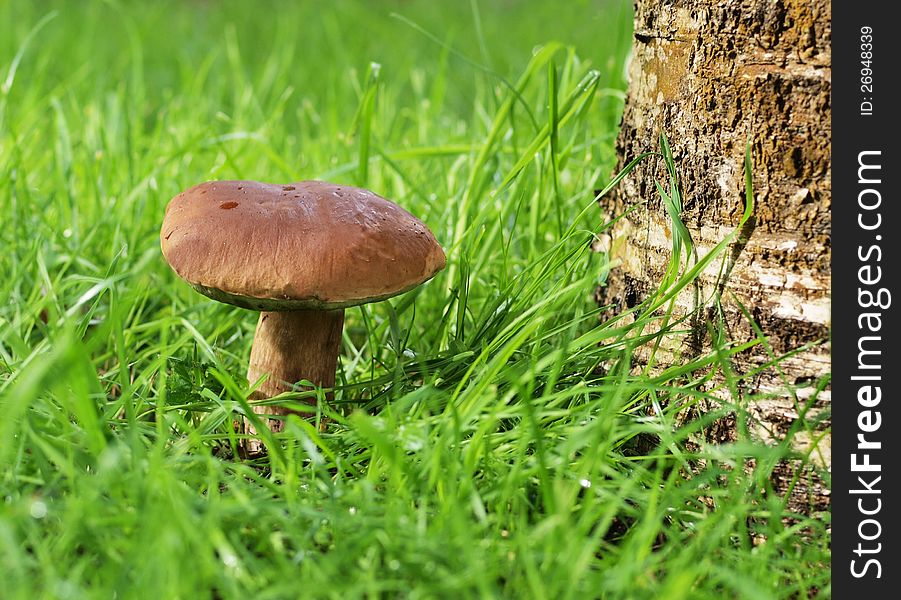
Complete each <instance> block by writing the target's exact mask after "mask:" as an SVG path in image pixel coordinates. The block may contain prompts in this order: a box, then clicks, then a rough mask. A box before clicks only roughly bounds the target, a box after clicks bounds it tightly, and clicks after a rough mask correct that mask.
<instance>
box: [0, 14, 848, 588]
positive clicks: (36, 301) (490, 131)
mask: <svg viewBox="0 0 901 600" xmlns="http://www.w3.org/2000/svg"><path fill="white" fill-rule="evenodd" d="M630 41H631V6H630V3H628V2H627V3H622V2H617V1H614V0H601V1H596V2H587V1H580V0H574V1H572V2H564V3H552V2H547V1H546V0H521V1H516V0H506V1H494V2H488V1H484V0H483V1H481V2H479V1H477V0H473V1H472V2H441V3H436V2H434V1H425V0H406V1H403V0H393V1H389V0H385V1H380V2H363V1H362V0H360V1H356V2H351V1H348V0H337V1H334V2H328V3H316V4H314V3H304V2H287V1H283V2H238V1H222V2H216V1H213V0H206V1H202V0H192V1H187V0H185V1H180V2H176V1H174V0H168V1H163V2H126V1H117V0H85V1H83V2H74V1H63V0H58V1H55V2H53V1H30V0H12V1H11V2H4V3H2V4H0V216H2V223H3V227H2V229H0V244H2V252H0V298H2V299H3V300H4V301H3V302H2V303H0V565H2V572H0V597H2V598H4V599H6V598H10V599H18V598H54V599H55V598H111V597H118V598H167V599H168V598H173V599H174V598H186V599H187V598H247V597H254V598H257V599H258V600H262V599H268V598H294V597H332V598H356V597H366V598H375V597H393V596H402V597H410V598H433V597H447V598H464V597H509V598H590V597H605V598H607V597H609V598H668V599H669V598H692V599H694V598H722V597H741V598H760V599H771V598H781V597H805V596H813V595H816V594H818V593H819V594H822V595H828V594H829V572H828V568H829V560H830V556H829V547H828V527H829V517H828V515H814V516H807V515H803V514H789V513H788V512H787V509H786V506H785V502H784V501H783V500H782V499H781V498H780V497H779V496H778V495H776V494H774V493H773V490H772V489H771V486H770V485H769V474H770V473H771V471H772V470H773V468H774V467H775V466H776V465H777V464H779V462H780V461H784V460H786V459H788V458H794V459H798V458H799V457H797V456H795V455H794V454H793V451H792V447H793V446H792V443H791V440H790V439H789V440H787V441H786V442H785V443H783V444H779V445H770V446H765V445H763V444H760V443H757V442H755V441H753V440H752V439H750V438H749V437H748V436H747V435H743V436H742V437H741V439H739V440H738V441H737V442H736V443H733V444H728V445H707V444H705V443H703V440H702V438H701V436H699V432H700V431H701V429H702V428H703V427H705V426H707V425H709V424H710V423H711V422H712V421H714V420H715V419H717V418H719V417H722V416H724V415H730V414H731V415H737V417H738V418H739V421H741V420H742V418H743V416H744V413H743V411H742V405H741V404H740V403H737V404H736V403H729V402H727V403H725V404H723V405H722V407H721V408H718V409H716V410H713V411H711V412H708V413H705V414H702V415H701V416H700V417H699V418H697V419H695V420H690V421H685V420H684V419H681V418H680V415H683V414H685V412H686V411H687V410H689V409H691V408H692V407H696V406H698V405H700V404H702V403H703V405H705V406H707V405H710V403H708V402H706V400H708V399H710V398H711V397H712V396H711V395H710V394H711V393H712V392H711V390H710V389H709V388H710V385H705V384H706V383H709V382H710V381H711V379H710V376H711V373H719V374H720V375H725V377H723V378H722V379H725V380H726V381H728V383H729V385H730V386H732V388H731V389H734V386H735V385H736V380H735V378H734V377H733V376H732V374H731V372H730V371H729V368H728V364H729V362H728V356H729V354H730V353H731V352H734V351H737V350H738V349H736V348H733V347H732V346H731V345H730V344H729V343H728V340H725V339H723V340H721V343H720V344H719V345H718V346H717V351H716V352H714V353H713V354H711V355H709V356H700V357H697V358H696V359H693V360H692V361H691V362H688V363H686V364H681V365H677V366H676V367H674V368H672V369H668V370H662V371H647V372H644V371H642V370H641V369H633V368H631V367H632V364H631V361H630V356H631V351H632V349H633V348H635V346H636V345H637V344H640V343H648V342H651V343H653V342H655V340H658V339H659V336H661V335H671V333H669V332H667V331H662V332H661V331H659V330H660V321H659V320H656V319H654V318H652V317H651V315H650V314H647V315H645V314H642V313H640V312H635V313H634V314H632V315H630V316H629V318H620V316H618V315H614V316H613V318H612V319H606V317H607V316H609V313H608V312H607V311H605V310H603V307H598V306H597V305H596V304H595V302H594V299H593V292H594V289H595V288H596V286H597V285H598V284H599V283H601V282H602V281H603V278H604V276H605V273H606V272H607V270H608V269H609V268H610V264H609V263H608V260H607V257H606V255H605V254H603V253H596V252H591V251H590V249H589V245H590V243H591V241H592V240H593V239H595V236H597V235H598V234H600V233H602V232H603V230H604V228H605V227H607V226H608V225H609V221H610V220H611V219H613V218H615V217H616V216H617V215H608V214H604V213H603V212H602V211H601V210H600V209H599V208H598V205H597V204H596V202H595V197H594V196H595V194H594V190H596V189H599V188H604V187H605V186H606V185H607V184H608V183H609V182H610V180H611V178H612V176H613V174H614V168H615V164H616V156H615V149H614V142H615V138H616V133H617V126H618V123H619V117H620V114H621V112H622V108H623V101H624V90H625V86H626V81H625V78H624V71H625V68H624V64H625V61H626V58H627V53H628V49H629V46H630ZM648 144H649V146H648V150H649V151H650V150H657V149H658V148H657V140H649V142H648ZM649 160H651V159H649ZM213 179H255V180H260V181H267V182H279V183H287V182H291V181H298V180H302V179H324V180H329V181H335V182H338V183H344V184H349V185H358V186H362V187H367V188H370V189H372V190H375V191H376V192H378V193H379V194H381V195H383V196H385V197H388V198H391V199H393V200H394V201H396V202H397V203H398V204H400V205H401V206H403V207H405V208H406V209H407V210H409V211H410V212H412V213H413V214H414V215H416V216H417V217H419V218H420V219H421V220H422V221H423V222H424V223H426V224H427V225H428V226H429V228H430V229H431V230H432V231H433V232H434V234H435V236H436V237H437V239H438V240H439V242H440V243H441V244H442V245H443V247H444V249H445V251H446V252H447V257H448V265H447V268H446V269H445V270H444V271H442V272H441V273H440V274H439V275H438V276H437V277H435V278H434V279H433V280H431V281H430V282H428V283H427V284H425V285H424V286H421V287H420V288H418V289H417V290H414V291H412V292H409V293H407V294H405V295H403V296H400V297H398V298H395V299H392V300H389V301H385V302H381V303H377V304H371V305H366V306H363V307H359V308H353V309H349V310H348V311H347V314H346V324H345V329H344V334H343V344H342V350H341V356H340V360H339V365H338V377H337V384H336V388H335V390H334V401H333V402H332V403H331V404H329V403H327V402H325V401H324V395H323V393H322V392H321V390H320V391H319V392H318V393H317V394H314V398H313V399H314V400H315V399H316V398H318V403H317V407H316V408H315V412H316V414H315V415H314V416H313V417H311V418H310V419H302V418H299V417H296V416H292V417H290V418H289V419H288V422H287V423H286V428H285V431H284V432H283V433H281V434H279V435H278V436H271V435H270V436H267V437H265V439H264V441H265V443H266V445H267V447H268V454H267V455H266V456H264V457H258V458H254V459H243V460H242V459H241V458H240V457H238V456H237V455H236V452H235V450H236V448H237V446H238V443H239V436H238V434H236V433H235V430H234V428H233V423H234V422H235V421H239V420H240V418H241V415H242V414H243V413H244V412H246V411H248V410H249V405H248V400H247V397H248V394H249V387H248V383H247V382H246V380H245V379H244V377H245V374H246V368H247V359H248V354H249V352H250V345H251V342H252V338H253V332H254V327H255V324H256V319H255V315H254V314H253V313H251V312H249V311H246V310H243V309H239V308H235V307H231V306H228V305H224V304H220V303H216V302H213V301H211V300H209V299H207V298H205V297H204V296H201V295H199V294H197V293H196V292H194V291H193V290H192V289H191V288H190V287H189V286H188V285H186V284H185V283H184V282H182V281H181V280H179V279H178V278H177V277H176V276H175V275H174V273H172V271H171V270H170V269H169V267H168V266H167V265H166V263H165V261H164V260H163V258H162V256H161V254H160V245H159V228H160V224H161V221H162V217H163V211H164V208H165V205H166V203H167V202H168V200H169V199H170V198H171V197H172V196H174V195H175V194H177V193H178V192H180V191H181V190H183V189H185V188H187V187H189V186H191V185H193V184H196V183H199V182H202V181H207V180H213ZM654 201H655V202H658V201H659V199H655V200H654ZM664 283H665V287H667V289H666V290H662V291H661V295H660V298H663V299H665V298H666V293H668V292H667V290H668V289H675V287H678V286H684V285H685V279H684V278H683V279H679V280H678V281H675V280H674V281H668V282H664ZM602 315H604V317H605V318H602ZM605 319H606V320H605ZM675 325H676V326H678V324H675ZM655 327H656V329H655ZM664 329H666V328H664ZM713 392H719V393H718V397H723V394H722V392H723V390H713ZM280 401H281V402H287V403H292V402H293V403H294V404H295V405H299V406H302V405H303V404H302V403H303V401H304V399H302V398H300V399H299V398H297V397H296V395H295V397H288V398H282V399H280ZM323 416H327V417H328V419H325V420H323V422H324V423H326V425H325V426H324V427H323V428H321V429H320V428H319V427H317V421H318V420H320V419H321V417H323ZM801 460H803V457H801Z"/></svg>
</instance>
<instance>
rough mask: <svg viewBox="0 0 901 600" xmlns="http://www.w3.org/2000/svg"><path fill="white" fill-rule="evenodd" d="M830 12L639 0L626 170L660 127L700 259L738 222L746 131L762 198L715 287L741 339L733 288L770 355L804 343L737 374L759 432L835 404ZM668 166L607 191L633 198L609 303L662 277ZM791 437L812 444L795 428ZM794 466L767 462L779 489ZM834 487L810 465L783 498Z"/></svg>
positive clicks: (810, 3)
mask: <svg viewBox="0 0 901 600" xmlns="http://www.w3.org/2000/svg"><path fill="white" fill-rule="evenodd" d="M830 20H831V9H830V3H829V2H828V1H827V0H807V1H800V0H787V1H784V2H774V1H767V0H744V1H742V0H726V1H724V2H713V1H711V0H708V1H703V0H674V1H669V2H662V3H658V2H651V1H649V0H636V14H635V37H634V42H633V56H632V63H631V65H630V87H629V93H628V98H627V101H626V108H625V113H624V116H623V124H622V130H621V132H620V134H619V139H618V142H617V148H618V155H619V156H620V161H621V164H620V165H619V168H622V167H623V166H624V165H625V164H626V163H627V162H628V161H629V160H631V158H633V157H635V156H636V155H638V154H639V153H641V152H644V151H648V150H654V149H656V148H657V140H658V136H659V135H660V133H661V132H663V133H665V134H666V135H667V137H668V138H669V141H670V145H671V147H672V151H673V154H674V157H675V162H676V169H677V171H678V174H679V178H680V184H681V189H682V194H683V203H684V210H683V213H682V219H683V221H684V223H685V225H686V226H687V227H688V229H689V231H690V233H691V235H692V239H693V241H694V243H695V246H696V247H697V250H698V253H699V255H703V254H704V253H705V252H706V251H707V250H709V249H710V248H712V247H713V246H714V245H716V244H717V243H718V242H719V241H721V240H722V239H723V238H725V237H726V236H727V235H728V234H729V233H730V232H731V231H733V230H734V229H735V227H736V225H737V224H738V222H739V218H740V217H741V215H742V212H743V208H744V189H745V185H744V166H743V160H744V153H745V145H746V142H747V141H748V140H750V143H751V149H752V155H753V160H754V169H753V179H754V191H755V197H756V209H755V213H754V216H753V218H752V220H751V221H750V225H751V227H748V228H746V231H745V232H744V233H745V235H744V236H743V237H742V238H741V239H740V241H739V242H737V243H736V244H735V245H734V246H733V248H731V249H730V252H731V256H732V257H733V259H734V264H733V266H732V270H731V274H730V276H729V278H728V283H727V286H726V290H727V291H726V292H725V293H724V294H723V295H722V301H723V305H724V309H725V315H726V324H727V329H728V331H729V334H730V336H731V337H732V339H733V340H735V341H739V342H740V341H745V340H750V339H753V338H754V337H755V332H754V330H753V328H752V326H751V324H750V323H749V321H748V319H747V318H746V317H745V316H744V315H743V314H742V312H741V310H740V307H739V306H738V304H737V303H735V302H734V301H733V300H732V294H734V298H737V299H738V300H739V301H740V302H741V304H743V305H744V306H745V307H747V309H748V310H749V311H750V312H751V314H752V316H753V318H754V320H755V321H756V323H757V324H759V325H760V327H761V328H762V330H763V332H764V333H765V334H766V336H767V339H768V342H769V345H770V347H771V349H772V351H773V352H774V353H775V354H776V355H782V354H784V353H786V352H788V351H790V350H793V349H796V348H798V347H801V346H804V345H805V344H813V345H812V346H811V347H809V348H808V349H805V350H802V351H801V352H799V353H797V354H795V355H793V356H791V357H790V358H788V359H786V360H784V361H783V362H781V363H780V364H779V369H778V370H777V369H773V368H770V369H766V370H764V371H763V372H761V373H759V374H758V375H755V376H754V377H753V378H752V379H750V380H748V381H747V382H746V388H745V391H746V392H748V393H753V394H755V396H754V397H755V398H758V397H759V398H760V399H758V400H754V401H753V402H752V403H751V407H750V410H751V413H752V415H753V417H755V419H756V421H757V423H758V425H757V427H756V428H755V433H756V435H758V436H759V437H760V438H761V439H764V440H767V441H772V440H773V439H774V438H778V437H779V436H780V435H782V434H784V433H785V432H787V431H788V429H789V428H790V427H791V426H792V425H794V424H795V423H796V421H797V420H798V419H799V418H805V419H806V420H807V423H808V425H807V426H806V427H805V428H803V429H807V430H814V431H815V432H816V431H819V432H822V431H825V430H827V429H828V427H829V425H830V423H829V421H828V418H825V419H823V420H822V421H820V422H817V418H818V416H820V417H822V416H824V415H827V414H828V407H829V401H830V396H829V391H828V387H827V389H826V390H825V391H822V392H819V393H817V385H818V384H819V383H820V382H821V381H823V378H824V377H827V376H828V373H829V371H830V361H829V348H828V345H827V343H825V342H826V341H827V340H828V337H829V319H830V303H829V288H830V260H831V246H830V226H831V220H830V204H831V201H832V193H831V183H830V141H831V127H830V86H831V26H830V23H831V21H830ZM662 167H663V165H662V163H661V161H653V160H646V161H643V162H642V163H640V164H639V165H638V167H637V168H636V169H635V170H633V171H632V172H631V174H630V175H628V176H627V178H626V179H625V180H624V181H623V183H622V184H621V185H620V186H619V187H618V188H617V190H616V191H615V193H614V195H613V196H611V197H609V198H604V199H602V200H601V202H602V205H603V207H604V209H605V210H606V212H608V213H609V214H610V215H619V214H622V212H623V211H624V210H625V209H626V208H627V207H629V206H631V205H634V204H636V203H638V204H640V205H642V208H639V209H638V210H635V211H633V212H631V213H630V214H629V216H628V217H627V218H625V219H622V220H621V221H620V222H619V223H618V224H617V226H616V228H615V229H614V231H613V232H612V238H613V243H612V245H611V248H614V249H616V248H619V250H618V256H616V258H619V259H620V260H621V266H620V267H618V268H616V269H614V270H613V271H612V272H611V274H610V279H609V282H608V285H607V286H605V287H602V288H599V290H598V300H599V302H601V303H602V304H611V305H613V306H614V307H615V308H619V309H622V308H626V307H630V306H634V305H635V304H636V303H638V302H640V301H641V300H642V299H643V297H644V296H645V295H646V294H647V293H648V292H649V291H650V290H651V289H653V288H654V287H655V285H656V284H657V282H659V281H660V280H661V277H662V275H663V271H664V269H665V267H666V264H667V261H668V259H669V255H670V254H671V252H672V243H671V241H670V239H671V238H670V236H671V232H670V231H669V227H668V222H669V219H668V216H667V214H666V211H665V209H664V207H663V205H662V204H661V203H660V199H659V195H658V194H657V191H656V189H655V184H654V182H655V181H660V182H664V183H665V182H666V181H667V178H666V175H665V171H664V170H663V168H662ZM727 256H728V254H727ZM718 266H719V265H718V264H717V266H716V267H714V268H710V269H707V270H705V272H704V273H703V274H702V275H701V277H700V278H699V281H698V284H699V288H700V297H701V298H709V297H711V296H712V292H713V290H714V286H715V284H716V281H717V274H718V268H717V267H718ZM697 291H698V290H694V291H691V292H686V293H683V294H682V295H681V296H680V297H679V298H678V301H677V302H678V308H677V312H680V311H681V314H682V315H685V314H688V313H689V312H691V311H693V310H696V307H695V304H694V297H695V292H697ZM730 292H731V294H730ZM701 310H702V311H703V308H702V309H701ZM698 314H700V315H703V312H701V313H696V315H698ZM703 321H704V319H703V318H702V319H695V320H694V321H693V322H694V323H695V324H696V326H697V327H698V329H697V331H696V332H695V335H690V336H687V337H686V339H684V340H682V345H681V347H680V348H670V349H669V352H668V354H667V355H666V360H669V361H671V362H674V361H677V360H680V357H681V358H684V356H685V355H686V354H691V355H695V354H697V353H699V352H703V351H704V349H705V344H706V343H708V341H707V340H705V339H704V335H705V334H706V328H705V327H704V325H703ZM818 342H822V343H818ZM658 358H659V355H658ZM769 360H770V358H769V357H768V356H767V353H766V351H765V348H764V347H762V346H758V347H755V348H754V349H752V350H750V351H748V352H746V353H743V354H742V355H740V356H738V357H736V359H735V361H734V364H733V367H734V368H735V369H736V370H737V371H738V372H744V373H748V372H750V371H751V370H752V369H755V368H756V367H759V366H760V365H762V364H765V363H766V362H768V361H769ZM780 371H781V374H780ZM786 383H787V384H790V385H788V386H787V385H786ZM791 389H793V390H794V394H795V397H796V398H797V401H796V400H795V397H793V396H792V394H791V393H790V391H789V390H791ZM757 394H760V396H757ZM811 399H813V400H812V402H810V404H811V405H812V406H811V409H810V411H808V412H806V414H805V410H804V408H803V407H804V406H805V403H807V402H808V401H810V400H811ZM811 423H816V425H810V424H811ZM706 435H707V438H708V440H723V441H728V440H730V439H735V431H734V425H733V424H730V423H720V424H718V426H717V427H715V428H712V429H711V430H709V431H708V432H706ZM807 437H811V438H817V437H818V436H817V435H813V436H807ZM795 439H796V440H799V441H801V442H806V443H808V444H814V443H815V442H814V440H813V439H806V438H805V437H804V436H796V437H795ZM830 445H831V441H830V438H829V436H828V435H825V436H824V437H823V439H822V440H821V441H819V443H817V448H816V449H815V451H814V452H813V453H812V457H811V458H812V460H813V461H814V462H816V461H819V462H820V464H821V465H823V466H827V467H828V466H829V463H830V460H831V459H830V452H829V450H830ZM796 467H797V465H793V464H790V463H786V464H784V465H782V467H781V470H780V471H779V472H778V473H777V474H776V478H777V480H778V481H777V482H776V484H777V487H778V488H779V489H780V490H786V489H787V488H788V481H789V480H790V479H791V477H792V476H793V474H794V473H793V471H794V469H795V468H796ZM828 495H829V492H828V486H827V485H826V484H824V483H823V481H821V479H820V478H819V477H817V475H816V469H808V471H807V472H806V473H805V474H804V476H803V477H802V478H801V482H800V483H799V484H798V485H796V486H795V487H794V489H793V490H792V492H791V496H790V503H789V505H790V507H791V508H793V509H795V510H801V511H803V512H805V513H809V512H811V511H816V510H823V509H826V508H828V506H829V496H828Z"/></svg>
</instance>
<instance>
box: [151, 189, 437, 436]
mask: <svg viewBox="0 0 901 600" xmlns="http://www.w3.org/2000/svg"><path fill="white" fill-rule="evenodd" d="M160 244H161V246H162V251H163V256H164V257H165V258H166V260H167V261H168V262H169V265H170V266H171V267H172V269H173V270H174V271H175V272H176V273H177V274H178V276H179V277H181V278H182V279H184V280H185V281H187V282H188V283H189V284H190V285H191V286H193V287H194V289H196V290H197V291H198V292H200V293H202V294H204V295H206V296H209V297H210V298H212V299H214V300H218V301H220V302H226V303H229V304H234V305H236V306H241V307H244V308H249V309H252V310H258V311H260V318H259V322H258V323H257V328H256V334H255V335H254V340H253V348H252V350H251V352H250V363H249V367H248V370H247V379H248V380H249V382H250V383H251V384H253V383H255V382H257V381H258V380H259V379H260V377H262V376H264V375H265V376H268V378H267V379H266V381H264V382H263V383H262V384H261V385H260V387H259V388H257V389H256V390H255V391H254V393H253V395H252V396H251V399H262V398H270V397H272V396H275V395H278V394H280V393H282V392H285V391H289V390H292V389H295V385H294V384H296V383H297V382H298V381H300V380H302V379H305V380H309V381H311V382H312V383H314V384H316V385H319V386H322V387H325V388H330V387H333V386H334V384H335V369H336V367H337V360H338V351H339V349H340V345H341V330H342V326H343V324H344V309H345V308H347V307H350V306H356V305H358V304H365V303H368V302H377V301H379V300H384V299H386V298H390V297H391V296H395V295H397V294H401V293H403V292H406V291H408V290H410V289H413V288H414V287H416V286H418V285H419V284H421V283H423V282H424V281H426V280H428V279H430V278H431V277H432V276H434V275H435V274H436V273H437V272H438V271H440V270H441V269H443V268H444V264H445V257H444V251H443V250H442V249H441V246H440V245H438V242H437V241H436V240H435V236H434V235H432V232H431V231H429V229H428V227H426V226H425V225H424V224H423V223H422V222H421V221H419V220H418V219H417V218H416V217H414V216H413V215H411V214H410V213H408V212H407V211H405V210H404V209H402V208H401V207H399V206H397V205H396V204H394V203H393V202H390V201H389V200H386V199H385V198H382V197H381V196H378V195H376V194H374V193H373V192H370V191H368V190H363V189H359V188H355V187H350V186H345V185H336V184H332V183H325V182H322V181H302V182H299V183H292V184H288V185H277V184H269V183H259V182H256V181H211V182H207V183H201V184H200V185H196V186H194V187H192V188H190V189H188V190H186V191H184V192H182V193H180V194H178V195H177V196H175V197H174V198H172V200H171V201H170V202H169V205H168V206H167V207H166V216H165V218H164V219H163V226H162V229H161V231H160ZM254 412H256V413H257V414H261V415H285V414H288V413H290V412H292V411H290V410H289V409H286V408H283V407H278V406H255V407H254ZM269 427H270V429H272V430H273V431H280V430H281V429H282V427H283V423H282V421H281V420H277V419H269ZM245 430H246V431H247V432H249V433H251V434H253V433H256V432H255V431H254V429H253V427H252V426H251V425H250V423H249V422H248V421H247V420H246V419H245ZM246 449H247V450H248V451H249V452H250V453H256V452H259V451H261V450H262V444H261V443H260V442H259V441H258V440H251V441H250V442H248V443H247V444H246Z"/></svg>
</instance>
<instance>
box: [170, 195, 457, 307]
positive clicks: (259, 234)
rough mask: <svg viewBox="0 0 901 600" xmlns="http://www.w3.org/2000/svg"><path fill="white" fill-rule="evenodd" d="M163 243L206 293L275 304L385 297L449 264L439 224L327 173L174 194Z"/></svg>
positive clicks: (249, 303)
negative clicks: (433, 227)
mask: <svg viewBox="0 0 901 600" xmlns="http://www.w3.org/2000/svg"><path fill="white" fill-rule="evenodd" d="M160 243H161V246H162V250H163V256H165V257H166V260H167V261H168V262H169V264H170V265H171V266H172V268H173V269H174V270H175V272H176V273H178V275H179V276H180V277H181V278H182V279H184V280H185V281H187V282H188V283H190V284H191V285H192V286H193V287H194V288H195V289H197V290H198V291H199V292H201V293H202V294H205V295H207V296H209V297H211V298H213V299H215V300H219V301H221V302H228V303H230V304H235V305H238V306H242V307H245V308H252V309H256V310H266V311H273V310H297V309H309V308H319V309H333V308H342V307H346V306H354V305H357V304H365V303H367V302H373V301H377V300H382V299H385V298H389V297H391V296H394V295H396V294H400V293H402V292H405V291H407V290H410V289H412V288H414V287H416V286H417V285H419V284H420V283H422V282H423V281H426V280H427V279H430V278H431V277H432V276H433V275H435V273H437V272H438V271H440V270H441V269H443V268H444V262H445V258H444V251H443V250H442V249H441V246H439V245H438V242H437V241H436V240H435V236H434V235H432V232H431V231H429V229H428V227H426V226H425V225H424V224H423V223H422V222H421V221H419V219H417V218H416V217H414V216H413V215H411V214H410V213H408V212H407V211H405V210H404V209H402V208H401V207H399V206H397V205H396V204H394V203H393V202H390V201H389V200H386V199H385V198H382V197H381V196H378V195H376V194H374V193H372V192H370V191H368V190H363V189H360V188H355V187H351V186H346V185H335V184H332V183H325V182H321V181H302V182H299V183H292V184H287V185H277V184H269V183H259V182H256V181H211V182H207V183H201V184H200V185H196V186H194V187H192V188H190V189H188V190H186V191H184V192H182V193H181V194H179V195H177V196H175V197H174V198H173V199H172V200H171V201H170V202H169V205H168V206H167V207H166V217H165V219H163V227H162V229H161V231H160Z"/></svg>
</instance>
